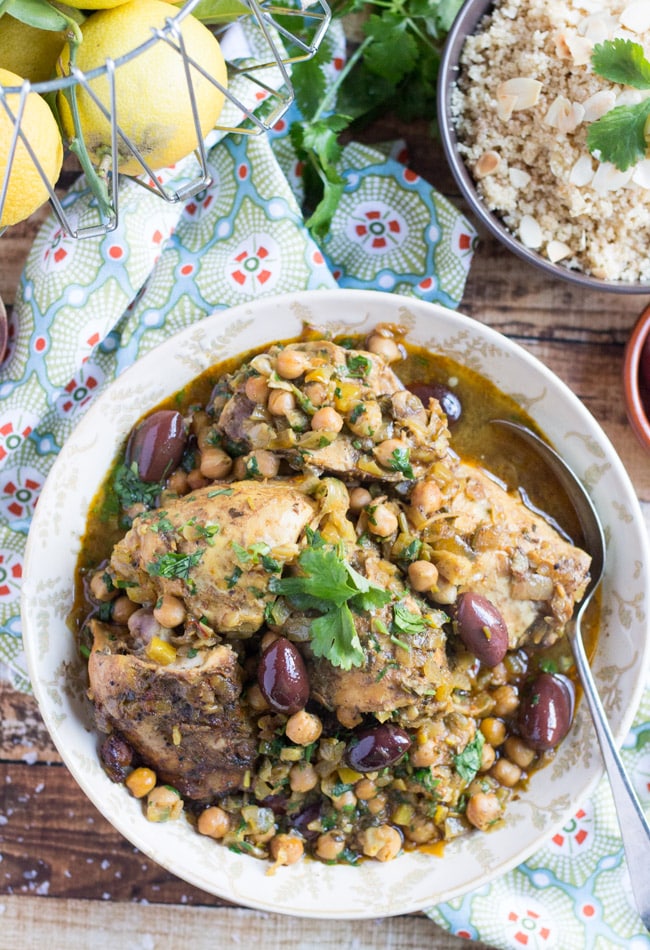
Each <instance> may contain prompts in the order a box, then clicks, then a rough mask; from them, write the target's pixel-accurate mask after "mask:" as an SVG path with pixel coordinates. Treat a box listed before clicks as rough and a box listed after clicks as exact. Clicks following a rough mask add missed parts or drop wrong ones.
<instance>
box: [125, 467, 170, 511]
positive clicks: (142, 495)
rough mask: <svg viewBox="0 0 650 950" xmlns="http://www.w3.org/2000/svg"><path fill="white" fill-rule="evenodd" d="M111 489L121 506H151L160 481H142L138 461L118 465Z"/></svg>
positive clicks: (154, 502)
mask: <svg viewBox="0 0 650 950" xmlns="http://www.w3.org/2000/svg"><path fill="white" fill-rule="evenodd" d="M113 491H114V492H115V494H116V495H117V498H118V501H119V503H120V505H121V507H122V508H131V507H132V506H133V505H144V506H145V508H153V507H154V505H155V504H156V499H157V498H158V495H159V494H160V492H161V491H162V482H143V481H142V479H141V478H140V474H139V469H138V463H137V462H135V461H134V462H131V464H130V465H127V464H126V463H123V464H122V465H118V467H117V469H116V471H115V476H114V478H113Z"/></svg>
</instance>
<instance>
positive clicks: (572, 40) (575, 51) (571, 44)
mask: <svg viewBox="0 0 650 950" xmlns="http://www.w3.org/2000/svg"><path fill="white" fill-rule="evenodd" d="M566 45H567V46H568V48H569V53H570V54H571V59H572V60H573V63H574V65H575V66H586V65H587V64H588V63H589V62H591V54H592V52H593V49H594V43H593V40H591V39H588V38H587V37H586V36H577V35H576V34H574V35H573V36H572V35H571V34H570V33H567V34H566Z"/></svg>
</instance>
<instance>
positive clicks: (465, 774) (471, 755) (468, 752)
mask: <svg viewBox="0 0 650 950" xmlns="http://www.w3.org/2000/svg"><path fill="white" fill-rule="evenodd" d="M484 744H485V739H484V737H483V733H482V732H481V731H480V729H477V731H476V735H475V736H474V738H473V739H472V741H471V742H468V743H467V745H466V746H465V748H464V749H463V751H462V752H461V753H460V755H455V756H454V768H455V769H456V771H457V772H458V774H459V775H460V777H461V778H462V780H463V782H465V783H466V784H467V785H469V783H470V782H471V781H472V780H473V779H474V776H475V775H476V773H477V772H478V770H479V769H480V767H481V755H482V753H483V746H484Z"/></svg>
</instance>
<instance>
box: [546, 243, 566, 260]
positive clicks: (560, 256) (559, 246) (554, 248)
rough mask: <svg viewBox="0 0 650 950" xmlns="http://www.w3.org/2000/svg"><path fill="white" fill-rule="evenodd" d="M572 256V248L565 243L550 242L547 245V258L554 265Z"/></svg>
mask: <svg viewBox="0 0 650 950" xmlns="http://www.w3.org/2000/svg"><path fill="white" fill-rule="evenodd" d="M570 254H571V248H570V247H569V245H568V244H565V243H564V241H549V242H548V244H547V245H546V256H547V257H548V259H549V261H550V262H551V263H552V264H557V262H558V261H563V260H564V258H565V257H569V256H570Z"/></svg>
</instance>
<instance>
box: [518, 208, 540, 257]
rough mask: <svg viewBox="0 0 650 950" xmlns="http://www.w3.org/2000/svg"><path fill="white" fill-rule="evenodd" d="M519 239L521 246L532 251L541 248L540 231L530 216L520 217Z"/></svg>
mask: <svg viewBox="0 0 650 950" xmlns="http://www.w3.org/2000/svg"><path fill="white" fill-rule="evenodd" d="M519 238H520V240H521V243H522V244H524V245H525V246H526V247H530V248H532V249H533V250H535V249H536V248H538V247H541V246H542V240H543V237H542V229H541V228H540V226H539V224H538V223H537V221H536V220H535V218H534V217H533V216H532V214H524V215H522V218H521V221H520V222H519Z"/></svg>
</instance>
